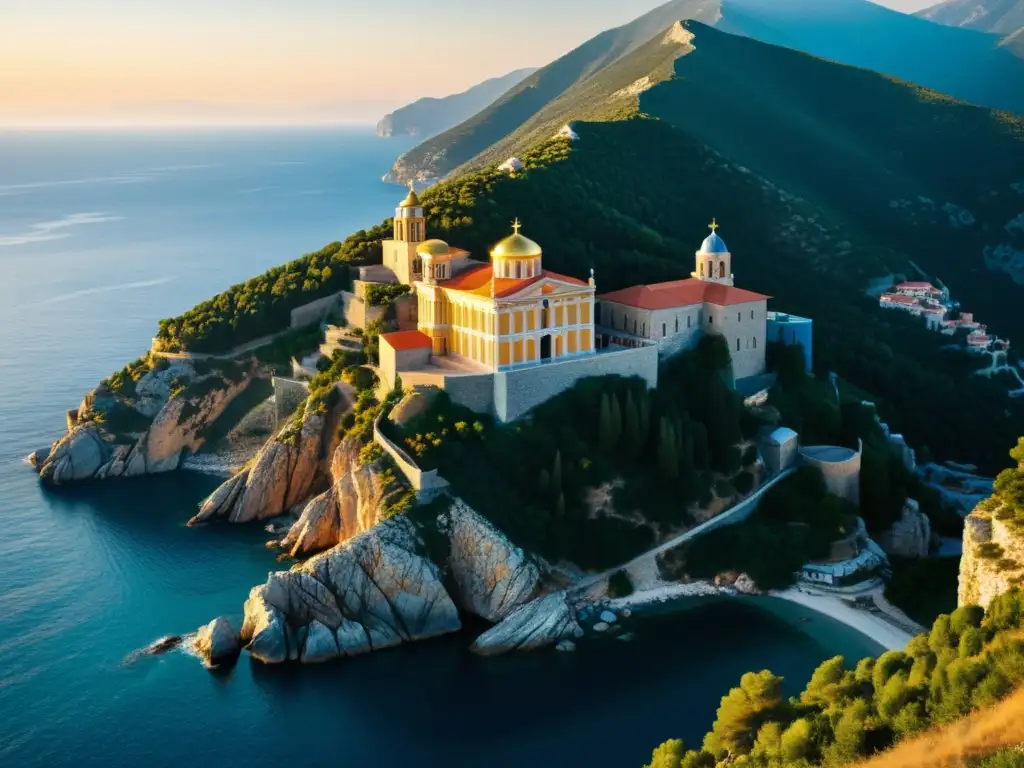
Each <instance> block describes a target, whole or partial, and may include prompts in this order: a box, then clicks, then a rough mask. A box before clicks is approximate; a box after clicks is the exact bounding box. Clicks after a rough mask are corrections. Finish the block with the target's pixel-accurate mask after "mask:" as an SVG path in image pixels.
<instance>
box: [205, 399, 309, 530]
mask: <svg viewBox="0 0 1024 768" xmlns="http://www.w3.org/2000/svg"><path fill="white" fill-rule="evenodd" d="M323 431H324V416H323V414H319V413H316V414H312V415H310V416H307V417H306V418H305V419H304V420H303V422H302V426H301V428H300V429H299V432H298V434H290V433H289V427H287V426H286V427H285V428H284V429H283V430H281V432H280V433H278V434H277V435H276V436H275V437H274V438H273V439H272V440H270V441H268V442H267V444H266V445H265V446H263V448H262V449H260V452H259V453H258V454H257V455H256V458H255V459H254V460H253V463H252V465H251V466H250V467H247V468H246V469H244V470H242V471H241V472H239V473H238V474H237V475H235V476H234V477H232V478H231V479H229V480H227V481H226V482H225V483H223V484H222V485H221V486H220V487H219V488H218V489H217V490H215V491H214V492H213V493H212V494H210V495H209V496H208V497H207V498H206V499H205V500H204V501H203V503H202V504H201V505H200V507H199V512H198V513H197V514H196V515H195V517H193V518H192V519H191V520H190V521H189V525H195V524H197V523H202V522H206V521H208V520H210V519H212V518H214V517H226V518H227V519H228V521H229V522H232V523H249V522H252V521H254V520H267V519H269V518H272V517H277V516H278V515H280V514H282V513H283V512H285V511H287V510H288V509H290V508H291V507H292V506H294V505H295V504H297V503H298V502H300V501H303V500H304V499H306V498H308V497H309V493H310V490H311V489H312V487H313V483H314V481H315V480H316V477H317V472H318V470H319V455H320V444H321V439H322V436H323Z"/></svg>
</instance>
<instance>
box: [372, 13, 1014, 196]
mask: <svg viewBox="0 0 1024 768" xmlns="http://www.w3.org/2000/svg"><path fill="white" fill-rule="evenodd" d="M680 19H694V20H696V21H702V22H704V23H707V24H711V25H714V26H715V27H717V28H718V29H721V30H722V31H725V32H730V33H733V34H736V35H742V36H746V37H750V38H753V39H755V40H760V41H762V42H769V43H774V44H776V45H781V46H785V47H788V48H793V49H796V50H800V51H804V52H806V53H810V54H813V55H815V56H820V57H822V58H826V59H830V60H834V61H839V62H843V63H847V64H853V65H856V66H860V67H865V68H867V69H873V70H875V71H878V72H883V73H885V74H888V75H892V76H895V77H899V78H901V79H904V80H909V81H911V82H915V83H919V84H921V85H925V86H927V87H929V88H932V89H935V90H938V91H941V92H943V93H948V94H950V95H952V96H955V97H957V98H960V99H963V100H966V101H970V102H973V103H977V104H983V105H986V106H990V107H995V108H1001V109H1009V110H1013V111H1017V112H1024V62H1022V61H1021V60H1020V59H1019V58H1018V57H1017V56H1015V55H1014V53H1013V50H1012V49H1011V48H1009V47H1006V46H1000V45H999V42H1000V41H999V40H998V39H997V38H995V37H993V36H991V35H987V34H983V33H980V32H976V31H974V30H968V29H956V28H952V27H945V26H942V25H939V24H934V23H932V22H929V21H926V20H924V19H920V18H916V17H913V16H907V15H905V14H901V13H897V12H895V11H891V10H889V9H887V8H883V7H881V6H879V5H876V4H874V3H872V2H869V0H819V2H815V3H807V2H805V0H673V2H669V3H667V4H665V5H663V6H660V7H659V8H656V9H654V10H653V11H651V12H650V13H647V14H645V15H644V16H641V17H640V18H638V19H636V20H635V21H633V22H631V23H629V24H626V25H625V26H622V27H619V28H616V29H612V30H609V31H606V32H603V33H602V34H600V35H598V36H597V37H594V38H592V39H591V40H589V41H587V42H586V43H584V44H583V45H581V46H580V47H578V48H576V49H575V50H573V51H571V52H569V53H568V54H566V55H565V56H563V57H562V58H560V59H557V60H556V61H554V62H552V63H551V64H549V65H548V66H546V67H544V68H542V69H540V70H538V71H537V72H535V73H534V74H533V75H532V76H530V77H529V78H527V79H526V80H524V81H523V82H522V83H520V84H519V85H518V86H517V87H515V88H513V89H512V90H510V91H509V92H508V93H506V94H505V95H504V96H503V97H501V98H500V99H498V100H497V101H496V102H494V103H493V104H491V105H490V106H489V107H487V108H486V109H485V110H483V111H482V112H480V113H479V114H477V115H474V116H473V117H472V118H470V119H469V120H467V121H465V122H464V123H462V124H460V125H457V126H455V127H454V128H452V129H450V130H448V131H445V132H444V133H442V134H440V135H438V136H436V137H434V138H432V139H430V140H429V141H426V142H424V143H422V144H420V145H419V146H417V147H415V148H413V149H412V150H410V151H409V152H407V153H406V154H404V155H403V156H402V157H400V158H399V159H398V161H397V162H396V163H395V166H394V168H393V170H392V172H391V174H390V178H391V179H392V180H395V181H404V180H408V179H410V178H418V179H424V180H426V179H436V178H443V177H444V176H446V175H447V174H449V173H451V172H452V171H453V170H454V169H456V168H458V167H459V166H461V165H463V164H465V163H467V162H469V161H470V160H471V159H473V158H474V157H476V156H477V155H479V154H480V153H481V152H483V151H484V150H486V149H487V148H488V147H490V146H492V145H493V144H495V143H496V142H498V141H500V140H501V139H503V138H504V137H506V136H508V135H509V134H511V133H513V132H514V131H516V130H518V129H520V128H521V127H523V126H524V125H526V124H527V123H528V122H530V121H531V120H533V119H534V118H535V116H536V115H537V114H538V113H539V112H541V111H542V110H543V109H544V108H545V107H547V106H548V105H550V104H551V103H552V102H553V101H555V100H556V99H559V98H560V97H562V96H563V94H565V93H566V91H568V90H569V89H571V88H573V87H574V86H577V85H580V84H582V82H583V81H585V80H587V79H588V78H591V77H594V76H597V75H598V74H599V73H600V72H601V71H602V70H603V69H605V68H607V67H609V66H610V65H612V64H614V63H615V62H616V61H618V60H619V59H621V58H622V57H624V56H627V55H628V54H630V53H632V52H633V51H635V50H637V49H638V48H640V47H641V46H644V45H645V44H647V43H648V42H649V41H650V39H651V38H652V37H654V36H655V35H656V34H657V33H658V32H659V31H661V30H664V29H666V28H667V27H668V26H669V25H670V24H671V23H672V22H674V21H676V20H680Z"/></svg>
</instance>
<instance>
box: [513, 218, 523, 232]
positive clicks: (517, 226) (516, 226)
mask: <svg viewBox="0 0 1024 768" xmlns="http://www.w3.org/2000/svg"><path fill="white" fill-rule="evenodd" d="M522 228H523V225H522V224H520V223H519V217H518V216H516V220H515V221H513V222H512V231H513V232H515V233H516V234H517V235H518V234H519V230H520V229H522Z"/></svg>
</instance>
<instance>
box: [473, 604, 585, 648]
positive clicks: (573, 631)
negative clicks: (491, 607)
mask: <svg viewBox="0 0 1024 768" xmlns="http://www.w3.org/2000/svg"><path fill="white" fill-rule="evenodd" d="M582 635H583V628H582V627H580V625H579V623H578V622H577V621H576V616H575V613H574V612H573V609H572V607H571V606H570V605H569V601H568V599H567V594H566V593H565V592H564V591H563V592H552V593H551V594H550V595H545V596H544V597H541V598H538V599H537V600H534V601H532V602H529V603H527V604H526V605H523V606H520V607H519V608H517V609H516V610H515V611H514V612H513V613H512V614H511V615H509V616H508V618H506V619H505V620H504V621H502V622H500V623H499V624H496V625H495V626H493V627H491V628H490V629H489V630H487V631H486V632H484V633H483V634H482V635H480V637H478V638H477V639H476V642H475V643H473V645H472V648H471V649H470V650H472V651H473V653H476V654H479V655H480V656H497V655H499V654H502V653H510V652H511V651H532V650H536V649H538V648H544V647H546V646H549V645H555V644H556V643H558V642H559V641H560V640H567V639H571V638H574V637H581V636H582Z"/></svg>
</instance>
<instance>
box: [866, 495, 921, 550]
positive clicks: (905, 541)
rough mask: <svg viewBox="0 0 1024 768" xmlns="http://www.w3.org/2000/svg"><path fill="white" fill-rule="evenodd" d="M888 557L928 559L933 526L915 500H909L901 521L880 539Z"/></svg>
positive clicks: (879, 541) (905, 505)
mask: <svg viewBox="0 0 1024 768" xmlns="http://www.w3.org/2000/svg"><path fill="white" fill-rule="evenodd" d="M878 543H879V545H881V547H882V549H884V550H885V553H886V554H887V555H896V556H897V557H913V558H920V557H928V552H929V550H930V549H931V543H932V524H931V521H930V520H929V519H928V516H927V515H926V514H924V513H923V512H922V511H921V507H920V506H919V505H918V503H917V502H916V501H915V500H914V499H907V501H906V503H905V504H904V505H903V513H902V514H901V515H900V519H899V520H897V521H896V522H895V523H893V526H892V528H890V529H889V530H888V531H885V532H884V533H882V534H881V535H880V536H879V537H878Z"/></svg>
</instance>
